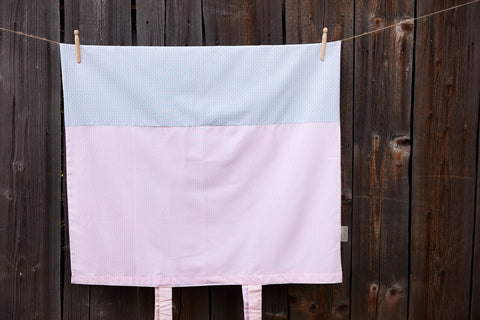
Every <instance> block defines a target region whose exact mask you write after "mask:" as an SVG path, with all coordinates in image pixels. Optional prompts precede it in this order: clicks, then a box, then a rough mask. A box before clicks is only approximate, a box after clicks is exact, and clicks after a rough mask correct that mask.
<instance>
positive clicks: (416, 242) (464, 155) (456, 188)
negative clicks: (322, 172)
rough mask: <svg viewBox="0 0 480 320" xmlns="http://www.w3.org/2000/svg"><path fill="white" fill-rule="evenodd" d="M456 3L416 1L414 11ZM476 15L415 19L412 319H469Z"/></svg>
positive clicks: (478, 42)
mask: <svg viewBox="0 0 480 320" xmlns="http://www.w3.org/2000/svg"><path fill="white" fill-rule="evenodd" d="M455 3H456V1H447V2H438V1H432V0H427V1H418V2H417V14H418V15H423V14H426V13H429V12H434V11H437V10H440V9H443V8H445V7H448V6H451V5H453V4H455ZM479 16H480V6H478V5H474V6H470V7H464V8H460V9H457V10H454V11H449V12H446V13H442V14H439V15H435V16H433V17H431V18H428V19H425V20H421V21H418V22H417V33H416V46H415V48H416V49H415V104H414V111H415V118H414V121H413V123H414V131H413V133H414V137H415V140H414V144H413V150H414V156H413V161H412V168H413V171H412V185H413V189H412V224H411V226H412V227H411V258H410V260H411V277H410V300H409V301H410V303H409V306H410V308H409V316H410V318H411V319H417V318H422V319H467V318H468V317H469V312H470V310H469V309H470V308H469V302H470V281H471V266H472V240H473V225H474V210H475V207H474V203H475V174H476V172H475V168H476V148H477V134H478V127H477V126H478V114H479V110H478V108H479V90H478V88H479V68H480V61H479V52H478V47H479V46H480V38H479V34H478V30H479V29H480V20H479V19H478V17H479ZM472 301H473V300H472ZM477 301H478V297H477Z"/></svg>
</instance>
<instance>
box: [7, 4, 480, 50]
mask: <svg viewBox="0 0 480 320" xmlns="http://www.w3.org/2000/svg"><path fill="white" fill-rule="evenodd" d="M477 2H480V0H473V1H470V2H466V3H462V4H459V5H456V6H453V7H449V8H446V9H442V10H439V11H435V12H431V13H428V14H425V15H422V16H420V17H416V18H411V19H405V20H404V21H402V22H399V23H395V24H391V25H388V26H386V27H382V28H379V29H375V30H372V31H367V32H364V33H360V34H357V35H354V36H351V37H347V38H343V39H340V40H337V41H349V40H353V39H356V38H360V37H363V36H366V35H369V34H372V33H377V32H380V31H383V30H387V29H390V28H394V27H398V26H401V25H403V24H406V23H412V22H414V21H417V20H420V19H425V18H428V17H431V16H434V15H437V14H440V13H443V12H447V11H451V10H455V9H458V8H461V7H465V6H468V5H471V4H474V3H477ZM0 30H2V31H7V32H11V33H14V34H18V35H21V36H24V37H29V38H33V39H37V40H41V41H46V42H50V43H54V44H60V42H58V41H54V40H50V39H47V38H43V37H38V36H35V35H33V34H27V33H24V32H21V31H16V30H10V29H7V28H3V27H0Z"/></svg>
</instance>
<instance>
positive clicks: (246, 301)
mask: <svg viewBox="0 0 480 320" xmlns="http://www.w3.org/2000/svg"><path fill="white" fill-rule="evenodd" d="M242 293H243V313H244V319H245V320H261V319H262V286H258V285H245V286H242Z"/></svg>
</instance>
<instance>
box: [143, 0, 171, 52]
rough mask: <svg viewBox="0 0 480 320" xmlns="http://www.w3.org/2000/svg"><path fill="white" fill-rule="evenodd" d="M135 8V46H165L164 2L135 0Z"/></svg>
mask: <svg viewBox="0 0 480 320" xmlns="http://www.w3.org/2000/svg"><path fill="white" fill-rule="evenodd" d="M169 2H170V1H169ZM135 8H136V10H135V14H136V30H137V45H139V46H163V45H164V44H165V0H136V4H135Z"/></svg>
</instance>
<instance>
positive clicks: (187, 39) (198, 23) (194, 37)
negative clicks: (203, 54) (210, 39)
mask: <svg viewBox="0 0 480 320" xmlns="http://www.w3.org/2000/svg"><path fill="white" fill-rule="evenodd" d="M201 5H202V1H201V0H191V1H182V0H174V1H167V21H166V23H167V27H166V29H167V32H166V35H165V36H166V44H167V45H168V46H200V45H202V41H203V40H202V36H203V32H202V6H201Z"/></svg>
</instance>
